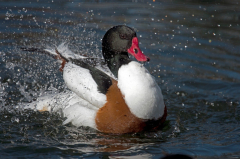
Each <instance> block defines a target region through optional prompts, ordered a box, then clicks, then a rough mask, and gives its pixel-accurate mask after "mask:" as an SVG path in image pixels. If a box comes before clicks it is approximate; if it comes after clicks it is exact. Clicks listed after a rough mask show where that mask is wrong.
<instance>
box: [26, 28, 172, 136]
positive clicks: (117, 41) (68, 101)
mask: <svg viewBox="0 0 240 159" xmlns="http://www.w3.org/2000/svg"><path fill="white" fill-rule="evenodd" d="M22 50H24V51H39V52H44V53H47V54H49V55H51V56H53V57H54V58H55V59H57V60H58V61H59V62H60V63H61V67H60V71H62V72H63V79H64V82H65V85H66V86H67V88H68V90H67V91H64V92H61V93H56V94H51V95H47V96H43V97H39V98H38V100H36V101H35V102H33V103H30V104H28V105H26V107H25V108H26V109H28V108H31V109H35V110H38V111H40V112H42V111H48V112H50V113H53V112H58V113H60V114H62V115H63V116H64V117H65V118H66V120H65V121H64V122H63V125H66V124H68V123H71V124H72V125H74V126H77V127H81V126H83V127H90V128H93V129H95V130H97V131H99V132H102V133H110V134H126V133H137V132H142V131H149V130H157V129H158V128H159V127H161V126H162V125H163V123H164V121H165V120H166V117H167V108H166V106H165V104H164V99H163V95H162V91H161V88H160V87H159V85H158V84H157V82H156V81H155V79H154V77H153V76H152V75H151V74H150V73H149V71H148V70H147V69H146V68H145V67H144V65H143V64H144V62H148V61H150V58H149V57H147V56H146V55H145V54H144V53H143V52H142V51H141V49H140V48H139V42H138V38H137V35H136V32H135V31H134V29H133V28H131V27H128V26H125V25H118V26H114V27H112V28H110V29H109V30H108V31H107V32H106V33H105V35H104V37H103V39H102V55H103V58H104V59H99V58H92V57H86V56H84V55H80V54H76V53H73V52H72V51H71V50H69V49H68V47H66V46H65V44H62V45H60V46H59V47H57V48H55V49H43V50H39V49H33V48H22ZM129 55H131V56H133V57H134V58H135V59H136V60H137V61H134V60H131V59H130V57H129Z"/></svg>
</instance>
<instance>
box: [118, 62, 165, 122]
mask: <svg viewBox="0 0 240 159" xmlns="http://www.w3.org/2000/svg"><path fill="white" fill-rule="evenodd" d="M118 87H119V89H120V90H121V92H122V94H123V96H124V97H125V101H126V104H127V105H128V107H129V109H130V111H131V112H132V113H133V114H134V115H135V116H137V117H138V118H141V119H159V118H160V117H162V116H163V114H164V107H165V105H164V101H163V96H162V91H161V89H160V88H159V86H158V84H157V83H156V81H155V80H154V78H153V77H152V76H151V75H150V73H149V72H148V70H147V69H146V68H145V67H144V66H142V65H141V64H139V63H137V62H135V61H132V62H130V63H129V64H127V65H122V66H121V67H120V69H119V71H118Z"/></svg>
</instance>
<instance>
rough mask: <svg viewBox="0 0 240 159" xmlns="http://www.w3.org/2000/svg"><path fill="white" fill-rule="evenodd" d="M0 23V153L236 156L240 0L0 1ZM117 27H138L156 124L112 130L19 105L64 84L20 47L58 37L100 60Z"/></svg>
mask: <svg viewBox="0 0 240 159" xmlns="http://www.w3.org/2000/svg"><path fill="white" fill-rule="evenodd" d="M0 24H1V25H0V113H1V115H0V118H1V120H0V143H1V144H0V156H4V157H5V158H17V157H25V158H33V157H34V158H36V157H37V158H60V157H63V158H83V157H84V158H160V157H162V156H164V155H165V154H168V153H169V154H171V153H181V154H187V155H190V156H193V157H196V158H204V159H206V158H240V128H239V121H240V106H239V97H240V95H239V94H240V55H239V52H240V45H239V41H240V27H239V25H240V6H239V1H237V0H232V1H227V0H223V1H178V0H174V1H161V2H158V1H157V2H154V1H145V0H142V1H139V0H138V1H137V0H135V1H64V0H60V1H55V0H48V1H47V0H45V1H44V0H43V1H42V0H41V1H37V0H35V1H25V0H22V1H5V0H3V1H1V2H0ZM119 24H126V25H128V26H130V27H133V28H134V29H135V30H136V31H137V35H138V37H139V40H140V48H141V49H142V51H143V52H144V53H145V54H146V55H147V56H148V57H150V59H151V61H150V63H147V64H146V65H145V67H147V68H148V70H149V71H150V72H151V74H152V75H153V76H155V78H156V81H157V83H158V84H159V86H160V87H161V88H162V92H163V95H164V99H165V104H166V105H167V107H168V117H167V120H168V123H166V126H165V127H164V129H163V130H161V131H158V132H144V133H138V134H128V135H118V136H113V135H107V134H102V133H99V132H96V131H95V130H92V129H90V128H83V127H80V128H76V127H74V126H72V125H71V124H69V125H66V126H62V122H63V121H64V118H62V117H61V116H60V115H57V114H49V113H47V112H45V113H40V112H34V111H31V110H25V111H23V110H21V109H19V108H18V106H19V105H24V104H27V103H29V102H32V101H35V100H36V99H37V97H39V96H41V95H46V94H51V93H53V92H62V91H64V90H66V89H67V88H66V86H65V85H64V81H63V79H62V73H61V72H60V71H59V64H58V63H57V62H56V61H55V60H54V59H52V58H51V57H48V56H47V55H42V54H40V53H29V52H23V51H21V50H20V47H22V46H27V47H39V48H46V47H52V46H58V45H60V44H61V43H62V42H65V43H67V44H68V45H69V48H70V49H71V50H73V51H74V52H76V53H84V54H87V55H89V56H97V57H100V56H101V54H100V51H101V38H102V37H103V35H104V34H105V32H106V31H107V30H108V29H109V28H110V27H112V26H114V25H119Z"/></svg>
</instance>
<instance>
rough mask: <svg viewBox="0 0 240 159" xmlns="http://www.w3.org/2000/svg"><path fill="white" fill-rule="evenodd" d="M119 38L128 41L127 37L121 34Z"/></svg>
mask: <svg viewBox="0 0 240 159" xmlns="http://www.w3.org/2000/svg"><path fill="white" fill-rule="evenodd" d="M119 36H120V38H121V39H127V37H126V35H124V34H120V35H119Z"/></svg>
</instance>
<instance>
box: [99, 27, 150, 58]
mask: <svg viewBox="0 0 240 159" xmlns="http://www.w3.org/2000/svg"><path fill="white" fill-rule="evenodd" d="M102 52H103V56H104V58H105V60H106V61H108V60H109V59H111V58H114V56H116V55H119V54H121V55H123V56H127V57H128V53H129V54H131V55H132V56H134V57H135V58H136V60H138V61H142V62H145V61H150V59H149V58H148V57H147V56H146V55H144V54H143V53H142V51H141V50H140V48H139V44H138V38H137V35H136V32H135V31H134V30H133V29H132V28H130V27H128V26H125V25H118V26H114V27H112V28H111V29H109V30H108V31H107V32H106V34H105V35H104V37H103V40H102Z"/></svg>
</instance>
